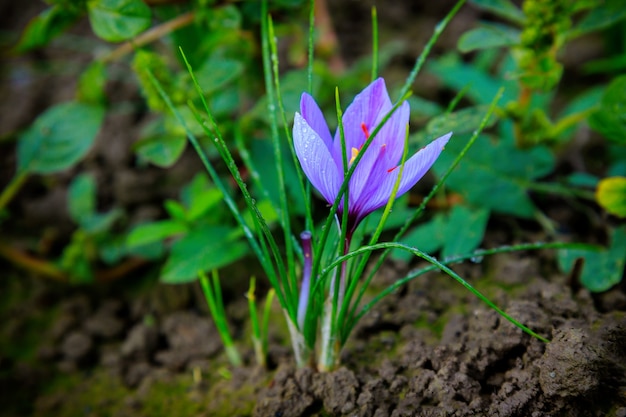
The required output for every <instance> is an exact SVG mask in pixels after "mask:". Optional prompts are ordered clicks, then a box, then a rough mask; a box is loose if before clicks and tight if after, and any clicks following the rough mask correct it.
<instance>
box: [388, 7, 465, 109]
mask: <svg viewBox="0 0 626 417" xmlns="http://www.w3.org/2000/svg"><path fill="white" fill-rule="evenodd" d="M464 3H465V0H459V1H458V2H457V3H456V4H455V5H454V7H453V8H452V10H450V11H449V12H448V14H447V15H446V17H444V18H443V20H442V21H441V22H439V23H438V24H437V26H435V30H434V32H433V35H432V36H431V37H430V39H429V40H428V43H427V44H426V46H425V47H424V49H423V50H422V53H421V54H420V56H419V57H417V59H416V60H415V65H413V69H412V70H411V73H410V74H409V76H408V78H407V79H406V82H405V83H404V86H403V87H402V90H400V97H404V96H405V95H406V93H407V92H408V91H409V90H410V89H411V86H412V85H413V82H414V81H415V78H416V77H417V74H419V72H420V70H421V69H422V67H423V66H424V63H425V62H426V57H428V55H429V54H430V51H431V49H432V48H433V46H434V45H435V43H436V42H437V40H438V39H439V36H441V34H442V33H443V30H444V29H445V28H446V26H448V23H450V21H451V20H452V18H453V17H454V16H455V15H456V14H457V12H458V11H459V10H460V9H461V7H462V6H463V4H464Z"/></svg>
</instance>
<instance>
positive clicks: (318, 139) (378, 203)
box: [293, 78, 452, 234]
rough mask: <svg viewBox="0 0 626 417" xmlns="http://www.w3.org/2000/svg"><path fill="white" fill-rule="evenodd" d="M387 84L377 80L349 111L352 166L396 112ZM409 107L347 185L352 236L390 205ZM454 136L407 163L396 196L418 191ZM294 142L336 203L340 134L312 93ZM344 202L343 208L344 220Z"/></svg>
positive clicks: (303, 103) (310, 173) (307, 169)
mask: <svg viewBox="0 0 626 417" xmlns="http://www.w3.org/2000/svg"><path fill="white" fill-rule="evenodd" d="M392 107H393V106H392V104H391V100H390V99H389V94H388V93H387V88H386V86H385V81H384V80H383V79H382V78H378V79H377V80H376V81H374V82H372V83H371V84H370V85H369V86H367V87H366V88H365V89H364V90H363V91H361V92H360V93H359V94H358V95H357V96H356V97H355V98H354V101H353V102H352V103H351V104H350V106H348V108H347V109H346V111H345V113H344V115H343V118H342V123H343V130H344V138H345V142H346V151H347V153H348V154H347V160H348V161H349V162H348V164H350V165H351V164H352V162H353V161H354V159H355V158H356V156H357V155H358V154H359V151H360V150H361V148H362V146H363V144H364V143H365V141H366V140H367V139H368V138H369V136H370V132H373V131H374V129H375V128H376V127H377V126H378V124H380V123H381V121H382V120H383V118H384V117H385V115H386V114H387V113H388V112H389V111H390V110H391V109H392ZM408 123H409V104H408V103H407V102H404V103H403V104H402V105H401V106H400V107H399V108H398V109H397V110H396V111H395V113H394V114H393V115H392V116H391V117H390V118H389V119H388V120H387V122H386V123H385V124H384V125H383V126H382V128H381V129H380V130H379V131H378V133H377V134H376V136H375V137H374V139H373V140H372V143H371V144H370V145H369V147H368V148H367V150H366V151H365V154H364V155H363V156H362V157H361V159H360V161H359V162H358V165H357V167H356V168H355V170H354V173H353V174H352V177H351V178H350V183H349V184H348V190H349V192H348V221H349V224H348V232H349V233H350V234H351V233H352V232H353V231H354V229H355V228H356V227H357V226H358V224H359V223H360V222H361V220H363V219H364V218H365V217H366V216H367V215H368V214H370V213H371V212H373V211H374V210H376V209H378V208H380V207H383V206H384V205H385V204H387V201H388V200H389V198H390V196H391V192H392V190H393V187H394V185H395V182H396V180H397V178H398V172H399V169H398V164H399V163H400V162H401V160H402V154H403V152H404V139H405V134H406V126H407V124H408ZM451 135H452V133H448V134H447V135H444V136H442V137H440V138H438V139H436V140H435V141H433V142H432V143H430V144H429V145H428V146H426V147H425V148H423V149H421V150H420V151H419V152H417V153H416V154H415V155H413V156H411V157H410V158H408V159H407V160H406V161H405V164H404V171H403V172H402V178H401V180H400V185H399V188H398V192H397V194H396V196H397V197H399V196H401V195H402V194H404V193H405V192H407V191H408V190H409V189H410V188H411V187H413V186H414V185H415V184H416V183H417V182H418V181H419V180H420V179H421V178H422V177H423V176H424V174H425V173H426V171H428V170H429V169H430V167H431V166H432V165H433V164H434V163H435V161H436V160H437V157H439V154H440V153H441V151H442V150H443V148H444V146H445V145H446V143H447V142H448V139H450V136H451ZM293 139H294V147H295V150H296V155H297V156H298V159H299V160H300V165H301V166H302V169H303V171H304V173H305V174H306V176H307V177H308V178H309V180H310V181H311V183H312V184H313V186H314V187H315V188H316V189H317V190H318V191H319V192H320V193H321V194H322V196H323V197H324V198H325V199H326V201H327V202H328V203H329V204H333V202H334V201H335V198H336V197H337V194H338V193H339V189H340V188H341V183H342V182H343V179H344V168H343V158H342V155H341V152H342V149H341V139H340V136H339V129H337V132H336V133H335V137H334V139H333V137H332V136H331V134H330V130H329V128H328V125H327V124H326V121H325V120H324V116H323V114H322V111H321V110H320V108H319V106H318V105H317V103H316V102H315V100H314V99H313V97H311V96H310V95H309V94H307V93H303V94H302V99H301V100H300V113H296V115H295V120H294V126H293ZM342 213H343V200H342V201H341V203H340V205H339V209H338V215H339V217H340V218H341V215H342Z"/></svg>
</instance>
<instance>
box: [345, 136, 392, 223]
mask: <svg viewBox="0 0 626 417" xmlns="http://www.w3.org/2000/svg"><path fill="white" fill-rule="evenodd" d="M387 150H388V146H382V147H380V148H379V149H377V150H376V151H377V154H378V157H377V158H376V161H375V162H374V164H373V165H372V166H371V168H370V170H369V171H368V173H367V174H368V177H367V178H364V179H363V182H362V183H357V181H361V178H356V179H355V178H354V176H353V177H352V179H351V180H350V194H349V198H350V206H349V207H348V209H349V210H350V213H351V214H353V215H354V216H353V217H354V218H355V226H356V225H357V224H358V223H359V222H360V221H361V220H362V219H363V218H364V217H365V216H367V215H368V214H369V213H370V212H371V210H369V211H368V206H369V201H370V199H371V198H372V196H373V195H375V194H376V193H377V191H378V190H380V188H381V187H382V186H383V185H384V183H385V181H386V179H387V177H388V176H389V173H388V172H387V164H386V160H387V158H386V154H387ZM370 151H371V152H372V153H374V151H375V149H372V148H369V149H368V152H370ZM359 165H360V163H359ZM358 170H359V167H357V169H356V170H355V171H354V173H355V174H356V173H357V171H358ZM355 188H358V189H359V192H358V193H354V192H353V190H354V189H355Z"/></svg>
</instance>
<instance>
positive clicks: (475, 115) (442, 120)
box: [411, 106, 497, 144]
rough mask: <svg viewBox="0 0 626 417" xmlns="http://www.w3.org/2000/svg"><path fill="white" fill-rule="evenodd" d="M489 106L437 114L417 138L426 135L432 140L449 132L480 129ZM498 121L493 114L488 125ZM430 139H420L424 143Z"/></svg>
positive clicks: (426, 137) (457, 132) (469, 131)
mask: <svg viewBox="0 0 626 417" xmlns="http://www.w3.org/2000/svg"><path fill="white" fill-rule="evenodd" d="M488 108H489V106H476V107H470V108H467V109H463V110H459V111H455V112H452V113H448V114H442V115H440V116H437V117H435V118H433V119H431V121H430V122H428V124H427V125H426V129H424V131H422V132H420V133H418V134H417V136H416V138H422V137H424V139H428V141H430V140H433V139H435V138H438V137H440V136H442V135H445V134H446V133H449V132H454V134H455V135H461V134H464V133H471V132H473V131H474V130H476V129H478V127H479V126H480V124H481V122H482V119H483V118H484V117H485V113H487V109H488ZM496 121H497V117H496V116H495V115H492V116H491V118H490V119H489V121H488V122H487V125H486V127H491V126H493V125H494V124H495V123H496ZM414 140H415V138H411V142H413V141H414ZM428 141H424V140H418V142H421V143H422V144H424V143H425V142H428Z"/></svg>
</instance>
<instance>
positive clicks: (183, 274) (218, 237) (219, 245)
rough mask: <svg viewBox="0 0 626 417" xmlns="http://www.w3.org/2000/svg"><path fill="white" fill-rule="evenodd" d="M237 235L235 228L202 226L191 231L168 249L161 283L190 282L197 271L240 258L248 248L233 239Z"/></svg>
mask: <svg viewBox="0 0 626 417" xmlns="http://www.w3.org/2000/svg"><path fill="white" fill-rule="evenodd" d="M234 232H235V233H234ZM240 234H241V233H239V229H229V228H226V227H205V228H202V229H197V230H194V231H192V232H191V233H189V234H188V235H187V236H185V237H183V238H182V239H181V240H179V241H178V242H176V243H175V244H174V245H173V246H172V250H171V253H170V256H169V258H168V260H167V262H166V263H165V265H164V266H163V269H162V270H161V277H160V280H161V282H164V283H167V284H182V283H186V282H192V281H195V280H196V279H197V277H198V271H209V270H212V269H217V268H221V267H223V266H226V265H228V264H230V263H232V262H234V261H236V260H237V259H240V258H241V257H242V256H244V255H245V254H246V253H248V245H247V244H246V243H245V242H243V241H241V240H239V239H238V238H237V237H236V236H237V235H240ZM233 236H234V237H233Z"/></svg>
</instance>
